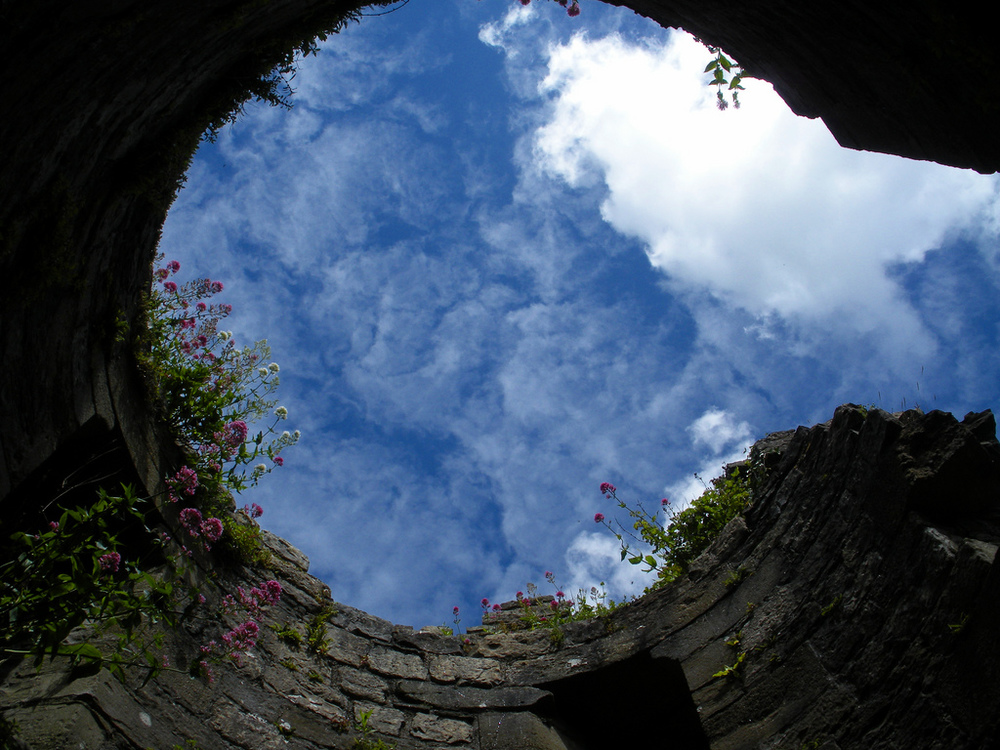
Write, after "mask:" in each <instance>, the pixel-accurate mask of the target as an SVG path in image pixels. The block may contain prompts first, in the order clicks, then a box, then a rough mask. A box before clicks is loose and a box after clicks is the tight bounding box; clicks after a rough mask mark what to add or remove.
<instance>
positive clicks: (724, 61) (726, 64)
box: [719, 55, 733, 73]
mask: <svg viewBox="0 0 1000 750" xmlns="http://www.w3.org/2000/svg"><path fill="white" fill-rule="evenodd" d="M719 65H721V66H722V67H723V68H725V69H726V72H727V73H728V72H729V70H730V69H731V68H732V67H733V64H732V63H731V62H729V60H727V59H726V58H725V57H723V56H722V55H719Z"/></svg>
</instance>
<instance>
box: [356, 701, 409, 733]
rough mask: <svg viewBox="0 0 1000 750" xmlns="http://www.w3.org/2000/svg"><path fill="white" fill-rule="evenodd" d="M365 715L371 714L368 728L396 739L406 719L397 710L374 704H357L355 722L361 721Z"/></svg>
mask: <svg viewBox="0 0 1000 750" xmlns="http://www.w3.org/2000/svg"><path fill="white" fill-rule="evenodd" d="M363 713H370V714H371V715H370V716H369V717H368V726H370V727H371V728H372V729H374V730H375V731H376V732H381V733H382V734H391V735H393V736H395V737H398V736H399V731H400V729H401V728H402V726H403V720H404V719H405V718H406V716H405V714H404V713H403V712H402V711H398V710H396V709H395V708H387V707H386V706H376V705H375V704H374V703H356V704H355V705H354V720H355V721H360V720H361V714H363Z"/></svg>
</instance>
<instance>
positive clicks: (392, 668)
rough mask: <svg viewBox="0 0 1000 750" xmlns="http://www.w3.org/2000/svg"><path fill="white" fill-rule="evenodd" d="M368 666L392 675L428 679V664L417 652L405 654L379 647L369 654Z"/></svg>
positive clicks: (412, 678)
mask: <svg viewBox="0 0 1000 750" xmlns="http://www.w3.org/2000/svg"><path fill="white" fill-rule="evenodd" d="M368 666H370V667H371V668H372V669H374V670H375V671H376V672H381V673H382V674H385V675H389V676H391V677H405V678H408V679H411V680H426V679H427V677H428V672H427V665H426V664H424V661H423V659H421V658H420V657H419V656H417V655H416V654H403V653H400V652H398V651H390V650H389V649H386V648H377V649H374V650H372V652H371V653H369V654H368Z"/></svg>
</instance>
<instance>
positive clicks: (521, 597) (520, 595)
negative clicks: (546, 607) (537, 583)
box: [514, 591, 524, 601]
mask: <svg viewBox="0 0 1000 750" xmlns="http://www.w3.org/2000/svg"><path fill="white" fill-rule="evenodd" d="M514 596H516V597H517V600H518V601H521V600H522V599H523V598H524V592H523V591H518V592H517V593H516V594H515V595H514Z"/></svg>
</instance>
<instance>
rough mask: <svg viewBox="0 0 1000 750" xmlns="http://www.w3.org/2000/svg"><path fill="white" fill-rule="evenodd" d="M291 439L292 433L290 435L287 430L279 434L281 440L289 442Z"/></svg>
mask: <svg viewBox="0 0 1000 750" xmlns="http://www.w3.org/2000/svg"><path fill="white" fill-rule="evenodd" d="M291 438H292V433H290V432H289V431H288V430H285V431H284V432H283V433H281V439H282V440H291Z"/></svg>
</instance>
